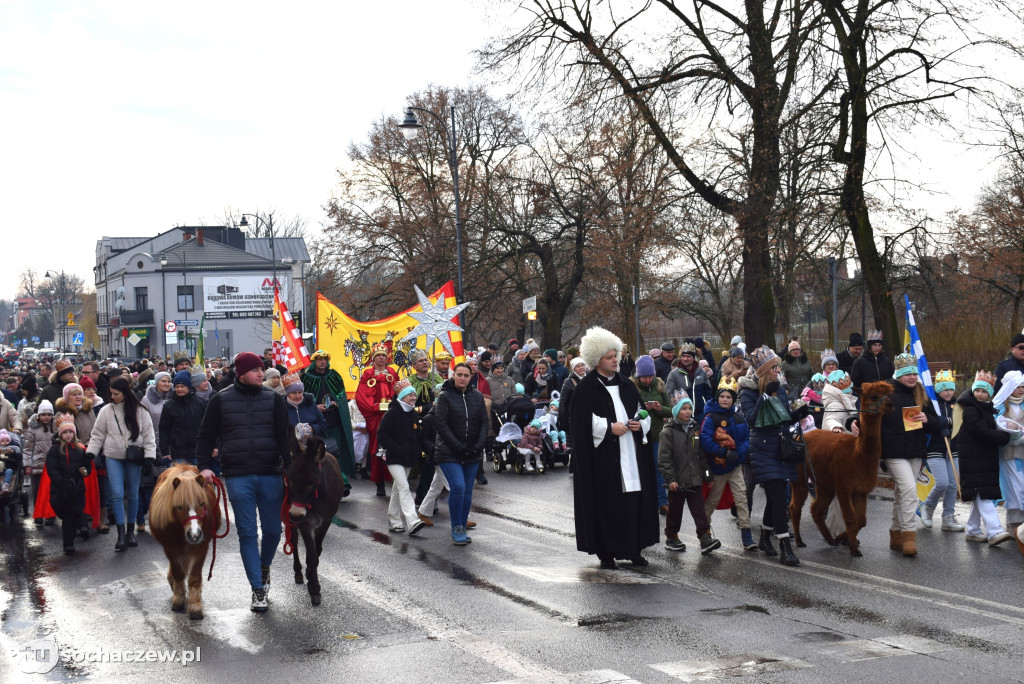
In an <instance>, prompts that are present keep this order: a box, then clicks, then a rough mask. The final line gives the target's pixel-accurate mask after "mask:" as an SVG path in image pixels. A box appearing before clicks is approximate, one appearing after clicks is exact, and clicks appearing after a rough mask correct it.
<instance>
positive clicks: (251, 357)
mask: <svg viewBox="0 0 1024 684" xmlns="http://www.w3.org/2000/svg"><path fill="white" fill-rule="evenodd" d="M256 368H263V359H261V358H260V357H259V356H257V355H256V354H253V353H252V352H242V353H241V354H239V355H238V356H236V357H235V375H236V376H237V377H242V376H243V375H245V374H246V373H248V372H249V371H251V370H254V369H256Z"/></svg>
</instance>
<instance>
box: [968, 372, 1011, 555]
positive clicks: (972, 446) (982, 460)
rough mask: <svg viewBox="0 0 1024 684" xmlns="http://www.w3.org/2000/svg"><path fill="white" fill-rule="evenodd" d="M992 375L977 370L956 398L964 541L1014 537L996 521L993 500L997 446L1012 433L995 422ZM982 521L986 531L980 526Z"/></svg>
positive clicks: (995, 543) (994, 542) (992, 543)
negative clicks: (965, 506) (967, 507)
mask: <svg viewBox="0 0 1024 684" xmlns="http://www.w3.org/2000/svg"><path fill="white" fill-rule="evenodd" d="M994 384H995V376H993V375H992V374H991V373H989V372H987V371H978V374H977V375H976V376H975V378H974V384H973V385H971V391H970V393H966V392H965V393H964V394H963V395H962V396H961V397H960V398H959V399H957V401H956V403H957V405H958V406H959V407H960V408H961V409H962V410H963V420H962V422H961V424H960V431H959V432H958V433H957V449H958V451H959V453H960V499H961V500H962V501H966V502H970V504H971V513H970V515H968V516H967V541H973V542H987V543H988V545H989V546H998V545H999V544H1005V543H1006V542H1008V541H1012V540H1013V536H1012V535H1010V534H1007V533H1006V531H1005V530H1004V529H1003V525H1002V523H1001V522H1000V521H999V512H998V511H997V510H996V503H995V502H996V500H998V499H1001V498H1003V494H1002V490H1001V489H1000V486H999V447H1001V446H1005V445H1006V444H1008V443H1009V442H1010V439H1011V434H1010V433H1009V432H1004V431H1003V430H1000V429H999V427H998V426H997V425H996V409H995V407H994V406H993V405H992V396H993V394H995V392H994V391H993V388H992V386H993V385H994ZM982 522H984V523H985V531H984V532H983V531H982V529H981V524H982Z"/></svg>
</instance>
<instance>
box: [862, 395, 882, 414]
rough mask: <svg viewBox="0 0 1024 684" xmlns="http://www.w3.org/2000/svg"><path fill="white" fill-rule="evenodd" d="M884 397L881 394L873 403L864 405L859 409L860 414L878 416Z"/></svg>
mask: <svg viewBox="0 0 1024 684" xmlns="http://www.w3.org/2000/svg"><path fill="white" fill-rule="evenodd" d="M885 397H886V395H884V394H883V395H882V396H881V397H879V398H878V399H876V400H875V401H873V402H871V403H870V404H865V405H864V406H863V407H861V409H860V412H861V413H871V414H876V415H877V414H880V413H881V412H882V411H881V408H882V404H883V403H884V402H885Z"/></svg>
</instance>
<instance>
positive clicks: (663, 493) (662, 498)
mask: <svg viewBox="0 0 1024 684" xmlns="http://www.w3.org/2000/svg"><path fill="white" fill-rule="evenodd" d="M658 441H659V440H656V439H655V440H652V441H651V451H653V452H654V474H655V476H657V478H658V508H661V507H662V506H668V490H667V489H665V476H664V475H662V474H661V468H659V467H658Z"/></svg>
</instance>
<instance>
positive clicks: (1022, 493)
mask: <svg viewBox="0 0 1024 684" xmlns="http://www.w3.org/2000/svg"><path fill="white" fill-rule="evenodd" d="M1002 383H1003V384H1002V386H1001V387H1000V388H999V391H998V392H996V396H995V399H993V400H992V403H994V404H995V405H996V410H997V411H998V412H999V419H997V422H998V423H999V427H1000V428H1001V429H1003V430H1006V431H1007V432H1009V431H1011V430H1013V431H1014V432H1012V433H1011V434H1010V443H1009V444H1007V445H1006V446H1004V447H1003V448H1002V449H1000V450H999V476H1000V479H999V484H1000V486H1001V487H1002V490H1003V496H1004V497H1005V498H1006V503H1005V504H1003V506H1004V508H1005V510H1006V527H1007V530H1008V531H1009V532H1010V533H1011V534H1016V533H1017V532H1018V530H1017V528H1018V527H1020V525H1021V523H1022V522H1024V432H1021V428H1022V427H1024V373H1021V372H1020V371H1008V372H1007V373H1005V374H1004V375H1003V377H1002Z"/></svg>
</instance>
